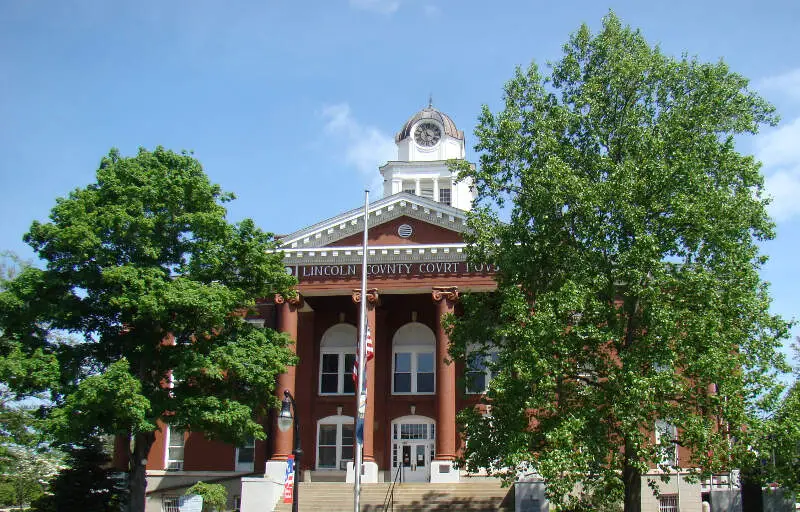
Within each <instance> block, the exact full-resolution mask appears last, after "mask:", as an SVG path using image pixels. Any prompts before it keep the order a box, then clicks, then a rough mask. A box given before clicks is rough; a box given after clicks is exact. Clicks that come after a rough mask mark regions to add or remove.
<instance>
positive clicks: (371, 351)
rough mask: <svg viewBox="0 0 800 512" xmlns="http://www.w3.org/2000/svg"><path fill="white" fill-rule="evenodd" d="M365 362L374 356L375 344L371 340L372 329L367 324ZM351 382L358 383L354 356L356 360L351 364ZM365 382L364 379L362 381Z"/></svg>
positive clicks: (356, 363)
mask: <svg viewBox="0 0 800 512" xmlns="http://www.w3.org/2000/svg"><path fill="white" fill-rule="evenodd" d="M366 357H367V361H366V362H367V363H368V362H370V361H372V359H373V358H374V357H375V344H374V343H373V342H372V331H371V330H370V328H369V326H367V354H366ZM353 382H355V383H358V358H357V357H356V362H355V363H354V364H353ZM364 382H365V383H366V379H365V381H364Z"/></svg>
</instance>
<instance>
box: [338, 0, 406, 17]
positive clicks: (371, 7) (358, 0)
mask: <svg viewBox="0 0 800 512" xmlns="http://www.w3.org/2000/svg"><path fill="white" fill-rule="evenodd" d="M350 7H354V8H356V9H363V10H365V11H373V12H378V13H381V14H392V13H393V12H395V11H396V10H397V9H399V8H400V0H350Z"/></svg>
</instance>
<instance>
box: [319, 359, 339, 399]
mask: <svg viewBox="0 0 800 512" xmlns="http://www.w3.org/2000/svg"><path fill="white" fill-rule="evenodd" d="M321 380H322V384H321V387H320V392H322V393H338V392H339V354H322V377H321Z"/></svg>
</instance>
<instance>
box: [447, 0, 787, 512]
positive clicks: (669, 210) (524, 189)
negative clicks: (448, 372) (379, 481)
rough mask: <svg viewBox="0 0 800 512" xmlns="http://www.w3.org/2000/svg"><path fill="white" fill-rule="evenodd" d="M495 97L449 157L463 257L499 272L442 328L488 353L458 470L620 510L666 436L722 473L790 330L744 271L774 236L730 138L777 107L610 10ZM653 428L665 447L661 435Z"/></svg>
mask: <svg viewBox="0 0 800 512" xmlns="http://www.w3.org/2000/svg"><path fill="white" fill-rule="evenodd" d="M504 100H505V103H504V108H503V110H502V111H500V112H498V113H493V112H491V111H490V110H489V109H488V107H484V108H483V111H482V114H481V116H480V119H479V123H478V126H477V128H476V130H475V133H476V136H477V139H478V142H477V145H476V150H477V151H478V152H479V153H480V165H479V166H478V167H477V168H475V169H473V168H471V167H470V166H469V165H466V164H458V163H455V164H453V165H454V166H455V168H456V170H458V171H459V172H460V173H461V175H462V176H466V177H469V178H471V179H472V180H473V182H474V185H475V188H476V192H477V199H476V203H475V204H476V207H475V209H474V210H473V212H471V214H470V219H469V225H470V228H471V230H470V233H469V235H468V242H469V243H470V257H471V258H473V259H474V260H475V261H480V262H490V263H493V264H496V265H498V266H499V268H500V269H501V271H500V272H499V274H498V278H497V279H498V289H497V292H496V293H494V294H483V295H480V296H473V297H467V298H466V300H465V304H464V308H465V314H464V315H463V316H462V317H460V318H458V319H454V324H453V325H452V326H451V328H452V339H453V341H454V345H453V347H452V352H453V354H454V355H456V356H459V357H464V356H465V355H466V354H467V353H468V352H470V351H478V352H480V351H486V350H489V348H490V347H488V346H487V340H491V343H492V344H493V345H494V346H495V347H496V348H497V349H499V356H498V362H497V364H496V365H495V368H494V369H495V370H496V377H495V378H494V380H493V381H492V383H491V386H490V389H489V391H488V393H487V395H486V400H487V402H488V403H490V404H491V410H490V411H491V412H490V414H488V415H486V414H484V415H482V414H480V413H479V412H478V411H477V410H475V409H469V410H466V411H464V412H463V413H462V414H461V420H462V422H463V424H464V428H465V431H466V436H467V438H468V439H469V442H468V443H467V444H466V451H465V463H466V464H467V466H468V467H470V468H473V469H475V468H477V467H485V468H490V469H492V470H494V471H495V472H503V471H506V472H507V473H506V474H507V475H508V476H513V474H515V472H516V471H517V470H520V469H522V470H526V471H531V472H536V473H538V474H540V475H542V476H544V477H545V478H546V479H547V480H548V486H549V487H548V493H549V495H550V497H551V499H552V500H553V503H554V504H558V505H561V506H565V507H571V508H580V507H582V506H587V507H589V508H592V507H597V506H599V505H601V504H603V503H604V502H608V501H624V503H625V509H626V511H630V510H639V507H640V501H641V496H640V492H641V491H640V479H641V475H642V474H644V473H646V472H647V471H648V468H649V467H652V466H653V465H659V464H660V465H661V466H662V469H669V466H672V464H671V463H668V462H666V460H667V459H668V458H669V457H667V456H668V455H669V453H670V452H671V451H672V450H673V449H674V447H675V446H676V445H677V447H678V452H679V455H680V462H681V464H682V465H683V466H684V467H692V468H701V469H702V471H703V472H711V471H722V470H725V469H728V468H730V465H731V457H732V456H733V455H735V453H732V449H731V448H730V447H731V444H732V443H731V440H732V437H734V436H741V435H742V433H741V431H740V427H741V426H743V425H744V424H745V423H746V422H747V419H748V415H749V414H750V413H752V412H754V411H755V409H756V408H757V407H758V406H759V401H760V400H764V399H767V398H771V397H774V395H773V394H769V393H766V394H765V392H766V391H768V390H769V389H770V387H771V385H772V382H773V377H774V374H775V368H776V367H777V368H781V367H782V364H783V363H782V360H781V358H780V355H779V354H778V353H777V352H776V348H777V347H779V346H780V340H781V339H782V338H784V337H785V336H786V335H787V324H786V323H785V322H783V321H782V320H781V319H780V318H777V317H774V316H772V315H770V313H769V312H768V306H769V302H770V299H769V295H768V290H767V286H766V285H765V284H764V283H763V282H762V281H761V280H760V278H759V273H758V272H759V268H760V267H761V265H762V264H763V262H764V260H765V258H764V257H763V256H762V255H760V254H759V249H758V243H759V242H761V241H763V240H768V239H770V238H772V237H773V235H774V232H773V224H772V222H771V221H770V219H769V217H768V215H767V213H766V210H765V206H766V204H767V202H768V200H767V199H766V198H765V197H764V195H763V178H762V176H761V174H760V172H759V163H758V162H756V161H755V160H754V159H753V157H752V156H748V155H742V154H740V153H739V152H737V150H736V147H735V140H734V137H735V136H737V135H739V134H747V133H755V132H757V130H758V128H759V126H761V125H763V124H774V123H775V122H777V118H776V116H775V114H774V109H773V107H772V106H771V105H769V104H768V103H767V102H766V101H764V100H763V99H762V98H761V97H759V96H758V95H757V94H756V93H754V92H753V91H751V90H749V89H748V82H747V80H746V79H745V78H743V77H742V76H740V75H738V74H736V73H734V72H732V71H731V70H730V69H729V68H728V67H727V65H726V64H724V63H723V62H717V63H704V62H700V61H698V60H697V59H695V58H689V57H686V56H684V57H682V58H673V57H670V56H667V55H664V54H663V53H662V52H661V50H660V49H659V48H658V47H657V46H656V47H653V46H651V45H649V44H648V43H647V41H646V40H645V39H644V37H643V36H642V35H641V34H640V33H639V32H638V31H636V30H632V29H631V28H629V27H627V26H623V25H622V24H621V22H620V20H619V19H618V18H617V17H616V16H615V15H614V14H613V13H612V14H609V15H608V16H607V17H606V18H604V20H603V25H602V28H601V30H600V31H599V32H598V33H596V34H592V33H591V32H590V30H589V28H588V27H587V26H585V25H584V26H582V27H581V28H580V29H579V30H578V31H577V32H575V33H574V34H573V35H572V36H571V37H570V39H569V42H568V43H567V44H566V45H565V46H564V49H563V56H562V58H561V59H560V60H559V61H557V62H554V63H552V64H551V65H550V69H549V73H543V72H542V71H540V69H539V68H538V67H537V66H536V65H535V64H532V65H531V66H530V67H529V68H528V69H527V70H522V69H518V70H517V72H516V74H515V75H514V77H513V78H512V79H511V80H510V81H509V82H508V83H507V84H506V86H505V90H504ZM503 212H509V213H510V220H508V221H507V222H506V221H505V220H504V219H502V218H501V215H503V214H504V213H503ZM658 420H662V421H664V422H667V423H668V424H671V425H674V426H675V427H677V431H678V436H677V438H671V437H669V436H660V443H658V444H657V443H656V442H655V436H654V435H653V432H654V428H655V423H656V421H658ZM733 445H734V447H737V446H740V445H737V444H735V443H734V444H733ZM735 450H736V448H734V450H733V451H735ZM578 482H581V484H582V486H581V487H576V484H577V483H578ZM575 489H580V491H579V492H573V491H574V490H575Z"/></svg>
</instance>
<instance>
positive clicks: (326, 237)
mask: <svg viewBox="0 0 800 512" xmlns="http://www.w3.org/2000/svg"><path fill="white" fill-rule="evenodd" d="M368 211H369V216H368V228H369V232H368V237H369V239H370V244H371V245H372V244H378V245H382V246H391V245H409V244H434V243H438V244H453V243H462V242H463V238H462V233H463V232H464V229H465V228H466V212H465V211H463V210H459V209H458V208H453V207H452V206H448V205H445V204H442V203H438V202H436V201H433V200H431V199H427V198H424V197H420V196H416V195H414V194H409V193H407V192H400V193H398V194H393V195H391V196H389V197H384V198H382V199H379V200H377V201H375V202H373V203H372V204H370V205H369V207H368ZM401 226H404V228H403V229H400V228H401ZM408 227H410V228H411V231H412V233H411V234H410V235H409V236H402V235H405V234H406V233H407V232H408ZM363 232H364V208H363V207H362V208H355V209H353V210H350V211H347V212H345V213H342V214H340V215H337V216H336V217H331V218H330V219H327V220H324V221H322V222H319V223H317V224H314V225H313V226H309V227H307V228H305V229H301V230H299V231H296V232H294V233H291V234H289V235H286V236H285V237H282V238H281V248H283V249H310V248H323V247H344V246H360V245H361V243H362V238H363Z"/></svg>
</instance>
